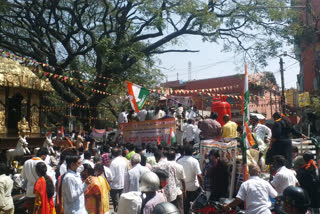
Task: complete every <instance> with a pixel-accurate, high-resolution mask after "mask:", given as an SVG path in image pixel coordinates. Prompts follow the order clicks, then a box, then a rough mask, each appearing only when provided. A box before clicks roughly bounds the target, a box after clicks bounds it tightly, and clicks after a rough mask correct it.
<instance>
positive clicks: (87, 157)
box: [82, 151, 94, 169]
mask: <svg viewBox="0 0 320 214" xmlns="http://www.w3.org/2000/svg"><path fill="white" fill-rule="evenodd" d="M85 163H86V164H89V165H90V166H91V168H92V169H93V168H94V163H93V162H92V161H91V152H89V151H85V152H84V154H83V160H82V164H85Z"/></svg>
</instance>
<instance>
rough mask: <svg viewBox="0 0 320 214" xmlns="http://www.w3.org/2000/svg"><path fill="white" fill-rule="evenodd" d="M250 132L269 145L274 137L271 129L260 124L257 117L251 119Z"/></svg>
mask: <svg viewBox="0 0 320 214" xmlns="http://www.w3.org/2000/svg"><path fill="white" fill-rule="evenodd" d="M250 124H251V125H250V130H251V132H252V133H255V134H256V136H257V137H258V138H259V139H261V140H262V141H263V142H264V143H266V144H269V143H270V141H271V137H272V132H271V129H269V127H268V126H266V125H263V124H260V123H259V119H258V117H257V116H252V117H250Z"/></svg>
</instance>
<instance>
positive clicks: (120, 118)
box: [118, 111, 128, 123]
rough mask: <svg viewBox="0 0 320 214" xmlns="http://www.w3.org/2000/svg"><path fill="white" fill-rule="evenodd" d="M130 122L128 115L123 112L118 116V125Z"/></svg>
mask: <svg viewBox="0 0 320 214" xmlns="http://www.w3.org/2000/svg"><path fill="white" fill-rule="evenodd" d="M127 122H128V113H127V112H125V111H123V112H121V113H120V114H119V116H118V123H127Z"/></svg>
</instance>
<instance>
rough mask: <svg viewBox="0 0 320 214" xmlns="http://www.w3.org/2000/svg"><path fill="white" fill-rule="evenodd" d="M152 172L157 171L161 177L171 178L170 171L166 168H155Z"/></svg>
mask: <svg viewBox="0 0 320 214" xmlns="http://www.w3.org/2000/svg"><path fill="white" fill-rule="evenodd" d="M152 172H153V173H155V174H156V175H157V176H158V177H159V178H160V179H161V178H165V179H168V178H169V173H168V172H167V171H165V170H164V169H160V168H153V169H152Z"/></svg>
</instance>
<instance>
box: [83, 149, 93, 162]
mask: <svg viewBox="0 0 320 214" xmlns="http://www.w3.org/2000/svg"><path fill="white" fill-rule="evenodd" d="M83 158H84V159H86V160H89V159H91V152H89V151H85V152H84V154H83Z"/></svg>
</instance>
